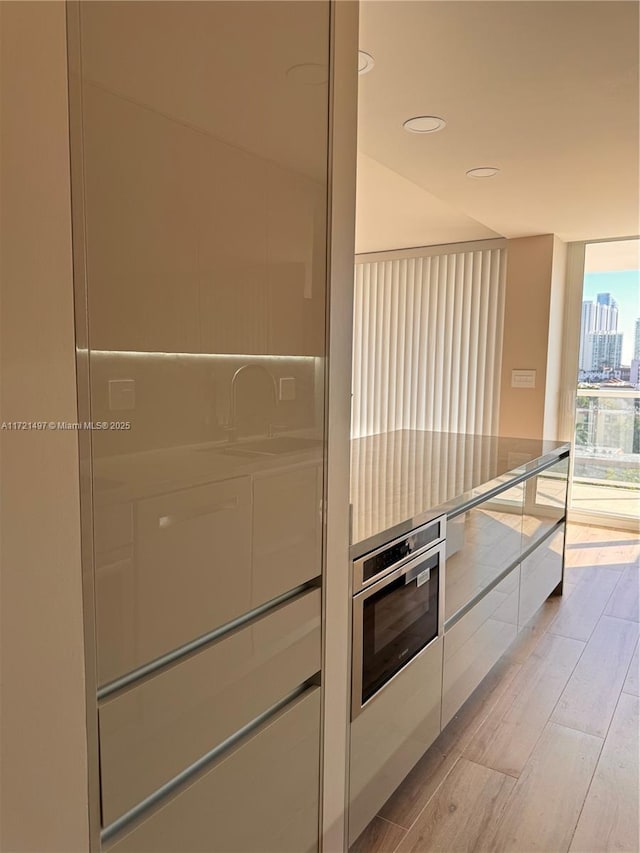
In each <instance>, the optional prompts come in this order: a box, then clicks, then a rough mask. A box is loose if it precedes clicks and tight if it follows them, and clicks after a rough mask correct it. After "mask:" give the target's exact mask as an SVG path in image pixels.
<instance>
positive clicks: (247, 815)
mask: <svg viewBox="0 0 640 853" xmlns="http://www.w3.org/2000/svg"><path fill="white" fill-rule="evenodd" d="M319 778H320V689H319V688H317V687H315V688H312V689H311V690H310V691H309V692H307V693H305V694H303V695H302V696H301V697H300V699H298V700H296V701H295V702H293V703H292V704H291V705H289V706H287V707H286V708H285V709H284V710H283V711H282V712H281V713H280V714H278V716H277V717H276V718H275V719H274V720H272V721H270V722H268V723H266V724H265V726H264V727H263V728H261V729H260V730H259V731H258V732H256V733H255V734H253V735H249V737H248V738H247V739H246V740H244V741H242V742H241V743H240V745H239V746H238V747H237V748H236V749H234V750H233V751H232V752H231V753H229V754H227V755H225V756H223V757H222V758H221V759H220V760H219V761H218V762H216V763H215V765H214V766H212V767H211V768H210V769H207V770H205V771H203V773H202V774H201V775H199V776H198V777H196V778H195V779H194V781H193V782H192V783H191V784H189V785H187V786H186V787H185V788H183V789H182V790H180V791H179V792H178V793H176V794H175V796H173V797H171V798H170V799H169V800H168V801H167V802H166V803H164V804H162V805H161V806H159V808H158V809H157V810H155V811H153V812H152V813H150V814H149V815H148V816H146V817H144V818H143V819H142V820H141V822H140V823H139V824H137V825H136V826H135V827H134V828H133V829H132V830H131V831H129V832H126V833H125V834H124V835H123V836H122V837H120V838H118V839H116V840H115V841H114V842H113V843H112V844H110V845H108V846H107V848H106V849H107V850H108V851H109V853H185V851H189V853H312V851H315V850H317V849H318V786H319Z"/></svg>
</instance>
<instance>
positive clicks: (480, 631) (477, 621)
mask: <svg viewBox="0 0 640 853" xmlns="http://www.w3.org/2000/svg"><path fill="white" fill-rule="evenodd" d="M519 586H520V567H519V566H516V568H515V569H513V571H512V572H510V573H509V574H508V575H507V577H506V578H504V580H502V581H501V582H500V583H499V584H498V585H497V586H496V587H494V588H493V589H492V590H491V591H490V592H488V593H487V594H486V595H485V596H484V598H482V599H481V600H480V601H479V602H478V603H477V604H476V605H474V607H472V608H471V610H469V611H468V613H466V614H465V615H464V616H462V617H461V618H460V619H459V620H458V621H457V622H456V623H455V624H454V625H453V626H452V627H451V628H450V629H449V630H448V631H446V632H445V635H444V656H443V657H444V660H443V674H442V727H443V728H444V727H445V726H446V725H447V723H448V722H449V721H450V720H451V718H452V717H453V716H454V714H455V713H456V712H457V711H458V709H459V708H460V707H461V706H462V705H463V704H464V703H465V702H466V700H467V699H468V698H469V696H470V695H471V694H472V693H473V691H474V690H475V689H476V687H477V686H478V684H480V682H481V681H482V679H483V678H484V677H485V675H486V674H487V673H488V672H489V670H490V669H491V667H492V666H493V665H494V664H495V663H496V661H497V660H498V658H499V657H500V656H501V655H502V654H504V652H505V651H506V650H507V649H508V648H509V646H510V645H511V643H512V642H513V640H514V639H515V637H516V634H517V622H518V592H519Z"/></svg>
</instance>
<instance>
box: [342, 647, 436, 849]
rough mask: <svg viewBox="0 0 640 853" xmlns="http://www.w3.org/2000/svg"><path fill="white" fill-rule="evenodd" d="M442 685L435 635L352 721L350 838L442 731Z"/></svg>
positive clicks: (362, 827) (358, 833) (371, 816)
mask: <svg viewBox="0 0 640 853" xmlns="http://www.w3.org/2000/svg"><path fill="white" fill-rule="evenodd" d="M441 688H442V640H436V642H434V643H432V644H431V645H430V646H428V647H427V648H426V649H425V650H424V651H423V652H421V653H420V654H419V655H418V656H417V657H415V658H414V659H413V660H412V661H411V663H410V664H409V665H408V666H407V667H405V669H403V670H402V671H401V672H400V673H398V675H397V676H396V677H395V678H394V679H393V681H390V682H389V684H387V686H386V687H384V688H383V689H382V690H381V691H380V693H379V694H378V695H377V696H376V697H375V699H373V700H372V702H371V704H370V705H367V707H366V708H365V709H364V710H363V711H362V713H361V714H360V715H359V716H358V717H356V719H355V720H354V721H353V722H352V723H351V765H350V780H349V781H350V794H349V800H350V807H349V843H350V844H352V843H353V842H354V841H355V840H356V838H357V837H358V836H359V835H360V833H361V832H362V830H363V829H364V828H365V826H366V825H367V824H368V823H369V821H370V820H371V819H372V818H373V817H374V815H375V814H377V812H378V810H379V809H380V807H381V806H382V805H383V803H384V802H385V801H386V800H387V799H388V798H389V797H390V796H391V794H392V793H393V792H394V791H395V789H396V788H397V787H398V785H399V784H400V783H401V782H402V780H403V779H404V778H405V776H406V775H407V773H409V771H410V770H411V769H412V768H413V766H414V765H415V764H416V763H417V762H418V761H419V759H420V758H421V757H422V756H423V755H424V753H425V752H426V750H427V749H428V748H429V746H431V744H432V743H433V741H434V740H435V739H436V738H437V736H438V734H439V733H440V699H441V695H442V693H441Z"/></svg>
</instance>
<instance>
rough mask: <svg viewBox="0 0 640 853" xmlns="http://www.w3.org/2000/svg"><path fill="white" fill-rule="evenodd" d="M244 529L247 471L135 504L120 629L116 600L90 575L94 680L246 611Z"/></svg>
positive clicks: (248, 487) (111, 675)
mask: <svg viewBox="0 0 640 853" xmlns="http://www.w3.org/2000/svg"><path fill="white" fill-rule="evenodd" d="M250 527H251V481H250V479H249V478H248V477H242V478H237V479H233V480H225V481H223V482H220V483H210V484H207V485H205V486H197V487H195V488H192V489H185V490H183V491H178V492H172V493H170V494H166V495H160V496H158V497H154V498H148V499H145V500H141V501H139V502H138V504H137V505H136V508H135V538H134V558H133V562H132V563H131V564H130V565H129V567H128V569H127V571H129V572H131V573H132V576H131V577H128V578H125V577H122V578H120V580H119V582H118V586H119V587H120V588H121V589H123V590H127V591H128V594H130V595H131V596H132V599H133V600H132V602H127V603H126V608H124V609H125V611H126V612H129V613H131V618H133V619H135V623H134V624H133V625H131V626H128V627H127V629H126V630H124V631H122V630H121V629H120V628H119V627H118V626H119V625H120V622H121V619H122V615H121V614H122V608H117V607H116V604H117V601H118V598H117V597H116V596H113V595H109V596H107V595H106V592H105V589H104V588H103V584H102V578H101V576H100V573H99V572H97V573H96V597H97V613H98V617H99V618H98V620H97V633H98V677H99V683H100V684H105V683H106V682H109V681H111V680H113V679H115V678H117V677H118V676H121V675H123V674H125V673H126V672H129V671H131V670H133V669H135V668H137V667H139V666H141V665H142V664H145V663H147V662H149V661H151V660H154V659H155V658H158V657H161V656H162V655H163V654H166V653H167V652H169V651H171V650H172V649H175V648H177V647H179V646H181V645H183V644H184V643H187V642H189V641H190V640H193V639H195V638H196V637H199V636H202V635H203V634H206V633H208V632H209V631H212V630H214V629H215V628H217V627H218V626H219V625H221V624H224V623H225V622H227V621H230V620H231V619H233V618H235V617H236V616H239V615H240V614H242V613H244V612H246V611H247V610H250V609H251V545H250V538H249V536H248V535H247V532H248V531H249V530H250ZM122 570H123V571H124V570H125V564H124V563H123V564H122ZM109 580H110V583H109V586H110V588H111V589H113V587H114V584H115V578H114V577H110V578H109ZM223 592H224V594H222V593H223ZM103 599H104V600H103ZM115 662H118V667H117V669H116V668H115V667H114V664H115Z"/></svg>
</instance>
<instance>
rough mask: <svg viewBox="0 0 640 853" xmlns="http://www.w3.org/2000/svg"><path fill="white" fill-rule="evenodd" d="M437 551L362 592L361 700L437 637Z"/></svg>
mask: <svg viewBox="0 0 640 853" xmlns="http://www.w3.org/2000/svg"><path fill="white" fill-rule="evenodd" d="M441 556H442V549H441V548H438V549H435V550H433V549H431V550H429V551H428V552H427V553H426V554H425V555H423V556H422V557H418V558H416V559H415V560H412V561H411V562H410V563H408V564H407V566H406V567H403V568H402V569H399V570H398V571H396V572H393V573H392V574H391V575H389V577H388V578H385V579H383V580H382V581H380V582H379V583H378V584H376V585H375V586H374V587H372V588H371V589H370V590H367V591H366V592H365V593H363V594H362V601H361V605H360V604H359V605H358V606H361V607H362V613H361V618H362V623H361V624H362V688H361V705H364V703H365V702H366V701H367V700H368V699H370V698H371V697H372V696H373V695H374V693H376V692H377V691H378V690H379V689H380V688H381V687H382V686H383V685H384V684H386V682H387V681H389V679H390V678H392V677H393V676H394V675H395V674H396V673H397V672H398V671H399V670H401V669H402V668H403V667H404V666H405V665H406V664H407V663H408V662H409V661H410V660H411V659H412V658H413V657H415V656H416V655H417V654H418V652H420V651H421V650H422V649H423V648H424V647H425V646H426V645H428V644H429V643H430V642H431V641H432V640H433V639H435V638H436V637H437V635H438V624H439V621H438V617H439V612H438V608H439V600H438V599H439V575H440V559H441ZM358 621H359V620H358Z"/></svg>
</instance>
